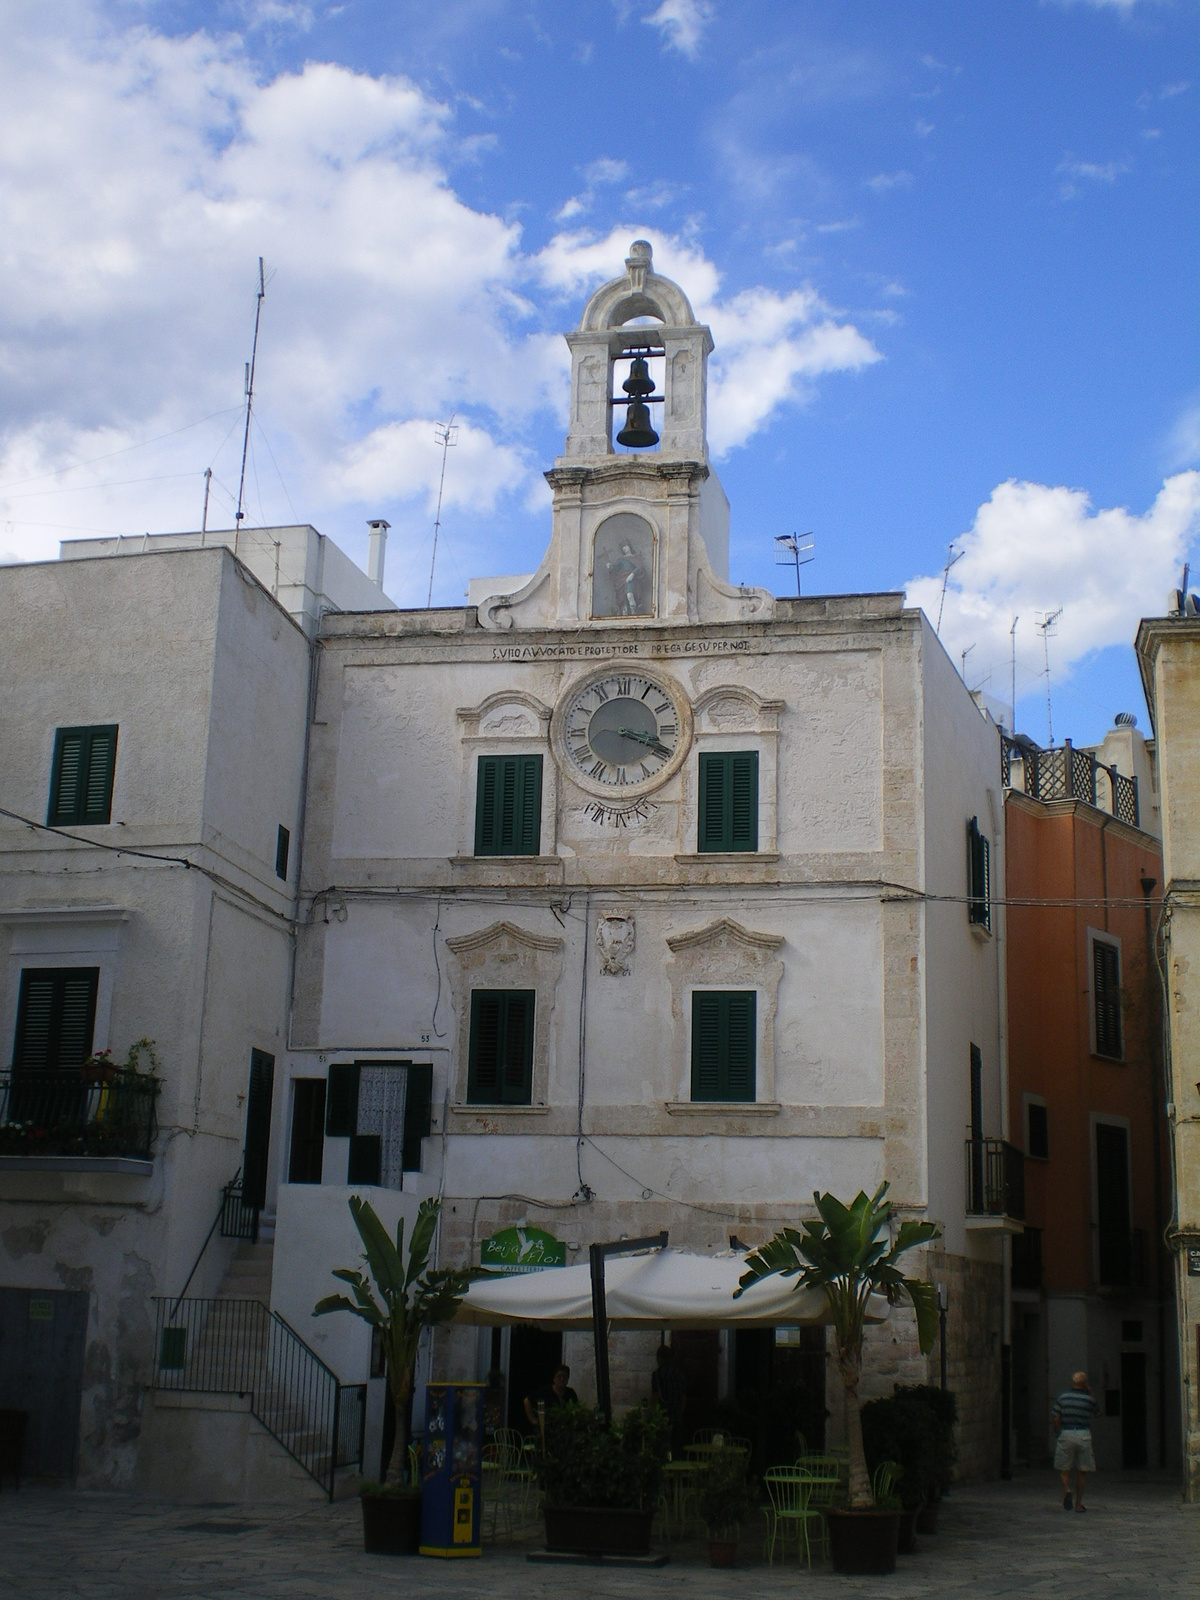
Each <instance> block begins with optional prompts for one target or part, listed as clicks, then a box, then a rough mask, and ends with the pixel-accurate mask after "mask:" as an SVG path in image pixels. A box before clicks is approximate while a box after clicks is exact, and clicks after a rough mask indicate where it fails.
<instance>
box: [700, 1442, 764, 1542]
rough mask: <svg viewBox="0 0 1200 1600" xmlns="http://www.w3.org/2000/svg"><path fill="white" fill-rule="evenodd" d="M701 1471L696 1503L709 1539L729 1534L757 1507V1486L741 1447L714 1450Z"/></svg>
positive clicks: (725, 1536) (724, 1536)
mask: <svg viewBox="0 0 1200 1600" xmlns="http://www.w3.org/2000/svg"><path fill="white" fill-rule="evenodd" d="M708 1463H709V1465H708V1471H707V1472H705V1473H702V1474H701V1478H700V1494H699V1499H698V1504H699V1508H700V1515H701V1516H702V1517H703V1518H704V1523H705V1526H706V1527H707V1528H708V1536H709V1538H710V1539H722V1538H728V1537H729V1536H730V1535H731V1534H733V1533H735V1532H736V1531H737V1528H738V1525H739V1524H740V1522H741V1520H742V1518H743V1517H748V1516H749V1515H750V1514H751V1513H752V1512H754V1511H757V1510H758V1487H757V1485H756V1484H754V1483H753V1482H752V1481H751V1479H750V1478H749V1477H748V1475H747V1472H746V1466H747V1462H746V1457H745V1455H744V1454H743V1453H742V1451H740V1450H714V1451H713V1453H712V1455H710V1456H709V1458H708Z"/></svg>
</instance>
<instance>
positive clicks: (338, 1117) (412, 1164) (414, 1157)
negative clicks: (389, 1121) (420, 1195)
mask: <svg viewBox="0 0 1200 1600" xmlns="http://www.w3.org/2000/svg"><path fill="white" fill-rule="evenodd" d="M364 1066H367V1067H370V1066H384V1067H394V1068H395V1069H396V1070H397V1071H403V1072H405V1073H407V1075H408V1076H407V1080H406V1084H405V1092H404V1132H403V1153H402V1156H401V1163H402V1168H403V1170H404V1171H405V1172H420V1170H421V1141H422V1140H424V1139H428V1137H429V1134H430V1129H431V1127H432V1103H433V1067H432V1066H431V1064H430V1063H429V1062H428V1061H383V1062H377V1061H376V1062H373V1061H365V1062H363V1061H335V1062H333V1063H331V1065H330V1068H329V1081H328V1087H327V1090H326V1094H325V1132H326V1134H327V1136H328V1137H329V1138H331V1139H347V1138H348V1139H349V1140H350V1169H349V1174H348V1176H347V1180H346V1181H347V1182H348V1183H368V1182H370V1183H376V1182H378V1179H379V1165H380V1154H381V1143H380V1139H379V1138H378V1136H377V1135H373V1134H369V1133H360V1132H359V1131H358V1122H359V1119H358V1090H359V1077H360V1074H361V1070H362V1068H363V1067H364ZM372 1139H374V1144H371V1143H370V1142H369V1141H370V1140H372ZM364 1141H368V1142H366V1143H364ZM370 1172H374V1173H375V1177H373V1178H372V1177H369V1176H362V1175H361V1174H363V1173H370Z"/></svg>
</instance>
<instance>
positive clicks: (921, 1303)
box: [734, 1183, 940, 1510]
mask: <svg viewBox="0 0 1200 1600" xmlns="http://www.w3.org/2000/svg"><path fill="white" fill-rule="evenodd" d="M887 1191H888V1185H887V1184H886V1183H882V1184H880V1186H879V1188H878V1189H877V1190H876V1191H875V1193H874V1195H872V1196H868V1195H867V1194H866V1193H865V1192H864V1191H862V1190H860V1191H859V1193H858V1194H857V1195H856V1196H855V1197H854V1199H853V1200H852V1201H851V1203H850V1205H849V1206H845V1205H843V1204H842V1202H841V1201H840V1200H838V1199H836V1198H835V1197H834V1196H833V1195H831V1194H814V1196H813V1199H814V1201H815V1202H816V1207H817V1216H816V1218H815V1219H813V1220H812V1221H809V1222H806V1223H805V1224H804V1228H803V1231H802V1232H798V1231H797V1230H796V1229H795V1228H784V1229H782V1230H781V1231H780V1232H779V1233H777V1234H776V1235H775V1237H774V1238H773V1239H769V1240H768V1241H767V1243H766V1244H764V1245H761V1246H760V1247H759V1248H758V1249H757V1250H755V1251H753V1252H752V1254H750V1255H748V1256H747V1257H746V1271H745V1273H744V1274H743V1275H742V1277H741V1279H740V1280H739V1283H738V1287H737V1289H736V1290H735V1291H734V1299H735V1300H736V1299H737V1298H738V1297H739V1296H740V1295H742V1294H744V1293H745V1291H746V1290H747V1289H748V1288H749V1287H750V1285H751V1284H752V1283H757V1282H758V1280H759V1279H760V1278H768V1277H770V1276H771V1275H772V1274H773V1273H776V1272H778V1273H779V1274H780V1275H781V1276H782V1277H785V1278H791V1277H794V1278H796V1280H797V1281H796V1287H797V1288H798V1289H821V1290H823V1291H824V1294H825V1301H826V1304H827V1306H828V1308H829V1316H830V1320H831V1321H832V1323H833V1334H834V1341H835V1343H836V1345H837V1363H838V1370H839V1371H840V1373H841V1375H842V1382H843V1384H844V1385H845V1389H846V1424H847V1431H848V1433H849V1436H850V1438H849V1442H850V1505H851V1508H852V1509H854V1510H867V1509H869V1508H870V1507H871V1506H872V1505H873V1504H874V1501H873V1498H872V1495H871V1480H870V1478H869V1477H868V1476H867V1462H866V1456H865V1454H864V1451H863V1434H862V1412H861V1408H860V1405H859V1399H858V1382H859V1378H860V1377H861V1375H862V1343H863V1329H864V1327H865V1324H866V1317H867V1305H868V1302H869V1300H870V1297H871V1294H872V1293H873V1292H875V1291H878V1290H884V1291H887V1292H889V1293H891V1294H893V1295H894V1294H896V1293H898V1292H900V1291H903V1292H904V1293H906V1294H907V1295H908V1297H909V1299H910V1300H911V1301H912V1303H913V1308H914V1309H915V1311H916V1313H917V1337H918V1340H919V1342H920V1346H921V1349H922V1351H927V1350H930V1349H932V1347H933V1341H934V1337H935V1335H936V1333H937V1319H938V1311H937V1291H936V1290H935V1288H934V1286H933V1284H931V1283H926V1282H924V1281H923V1280H921V1279H917V1278H906V1277H905V1276H904V1274H903V1272H902V1271H901V1270H900V1268H899V1266H898V1265H897V1262H898V1261H899V1259H900V1257H901V1256H902V1255H905V1254H906V1253H907V1252H908V1251H909V1250H912V1249H913V1248H914V1247H915V1246H917V1245H921V1244H928V1243H929V1242H930V1240H932V1239H937V1238H939V1237H940V1233H939V1230H938V1229H937V1228H936V1227H935V1226H934V1224H933V1223H932V1222H912V1221H908V1222H902V1223H901V1224H900V1228H899V1230H898V1232H897V1234H896V1239H895V1242H894V1243H892V1241H891V1239H890V1234H889V1224H890V1222H891V1214H892V1208H891V1205H890V1203H889V1202H888V1201H887V1200H886V1199H885V1196H886V1194H887Z"/></svg>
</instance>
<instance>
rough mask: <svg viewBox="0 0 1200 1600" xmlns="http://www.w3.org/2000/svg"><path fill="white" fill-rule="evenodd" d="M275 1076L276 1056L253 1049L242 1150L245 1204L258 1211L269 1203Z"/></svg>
mask: <svg viewBox="0 0 1200 1600" xmlns="http://www.w3.org/2000/svg"><path fill="white" fill-rule="evenodd" d="M274 1080H275V1057H274V1056H269V1055H268V1054H267V1053H266V1051H265V1050H251V1052H250V1088H249V1093H248V1094H247V1096H246V1143H245V1146H244V1148H243V1150H242V1204H243V1205H244V1206H249V1207H251V1208H252V1209H253V1210H255V1211H261V1210H262V1208H263V1207H264V1206H265V1205H266V1203H267V1163H268V1161H269V1159H270V1154H271V1095H272V1089H273V1087H274Z"/></svg>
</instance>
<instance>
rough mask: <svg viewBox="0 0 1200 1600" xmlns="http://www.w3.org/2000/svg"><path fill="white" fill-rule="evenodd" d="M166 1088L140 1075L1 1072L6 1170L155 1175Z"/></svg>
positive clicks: (1, 1154)
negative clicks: (153, 1161)
mask: <svg viewBox="0 0 1200 1600" xmlns="http://www.w3.org/2000/svg"><path fill="white" fill-rule="evenodd" d="M160 1088H161V1083H160V1081H159V1079H158V1078H156V1077H152V1076H151V1075H150V1074H148V1073H140V1072H125V1071H115V1072H112V1073H111V1074H109V1075H108V1076H107V1077H104V1078H101V1079H98V1080H88V1079H86V1078H84V1077H81V1075H80V1073H79V1071H78V1070H76V1071H72V1072H30V1071H24V1070H21V1071H17V1072H7V1073H0V1169H3V1168H8V1169H10V1170H11V1169H13V1168H18V1169H21V1170H23V1171H26V1172H47V1171H60V1172H61V1171H109V1172H126V1173H137V1174H140V1175H145V1174H147V1173H148V1172H149V1171H150V1163H151V1152H152V1150H153V1147H154V1139H155V1135H156V1134H157V1132H158V1120H157V1116H156V1105H157V1101H158V1094H159V1090H160Z"/></svg>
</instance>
